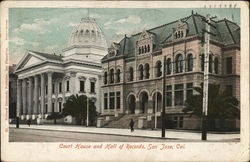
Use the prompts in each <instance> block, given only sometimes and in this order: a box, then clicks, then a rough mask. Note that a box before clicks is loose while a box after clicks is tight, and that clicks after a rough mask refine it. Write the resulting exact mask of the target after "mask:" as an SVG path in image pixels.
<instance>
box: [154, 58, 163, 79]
mask: <svg viewBox="0 0 250 162" xmlns="http://www.w3.org/2000/svg"><path fill="white" fill-rule="evenodd" d="M161 67H162V65H161V61H157V62H156V65H155V69H156V71H155V76H156V77H160V76H161V75H162V70H161Z"/></svg>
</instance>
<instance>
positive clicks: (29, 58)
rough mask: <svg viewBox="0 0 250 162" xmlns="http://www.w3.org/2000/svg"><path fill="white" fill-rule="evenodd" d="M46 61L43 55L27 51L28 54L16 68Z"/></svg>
mask: <svg viewBox="0 0 250 162" xmlns="http://www.w3.org/2000/svg"><path fill="white" fill-rule="evenodd" d="M44 61H45V59H44V58H42V57H37V56H35V55H33V54H31V53H26V55H25V56H24V57H23V58H22V59H21V61H20V62H19V63H18V65H17V68H16V70H20V69H23V68H27V67H32V66H34V65H38V64H40V63H43V62H44Z"/></svg>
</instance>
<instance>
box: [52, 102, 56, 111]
mask: <svg viewBox="0 0 250 162" xmlns="http://www.w3.org/2000/svg"><path fill="white" fill-rule="evenodd" d="M53 112H55V103H54V102H53V103H52V113H53Z"/></svg>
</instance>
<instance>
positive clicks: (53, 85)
mask: <svg viewBox="0 0 250 162" xmlns="http://www.w3.org/2000/svg"><path fill="white" fill-rule="evenodd" d="M52 93H53V94H54V93H55V84H54V83H53V84H52Z"/></svg>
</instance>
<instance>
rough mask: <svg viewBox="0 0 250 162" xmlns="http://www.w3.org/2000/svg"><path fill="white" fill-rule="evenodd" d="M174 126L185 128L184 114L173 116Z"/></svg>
mask: <svg viewBox="0 0 250 162" xmlns="http://www.w3.org/2000/svg"><path fill="white" fill-rule="evenodd" d="M173 127H174V128H183V116H179V117H178V116H175V117H174V118H173Z"/></svg>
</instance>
